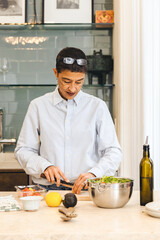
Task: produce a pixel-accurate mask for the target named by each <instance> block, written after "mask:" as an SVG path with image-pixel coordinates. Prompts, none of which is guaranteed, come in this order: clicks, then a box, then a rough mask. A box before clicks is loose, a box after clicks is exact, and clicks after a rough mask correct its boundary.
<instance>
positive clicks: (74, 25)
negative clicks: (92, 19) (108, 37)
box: [0, 23, 113, 30]
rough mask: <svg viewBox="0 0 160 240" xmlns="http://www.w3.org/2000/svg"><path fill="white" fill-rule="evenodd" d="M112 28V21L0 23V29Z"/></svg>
mask: <svg viewBox="0 0 160 240" xmlns="http://www.w3.org/2000/svg"><path fill="white" fill-rule="evenodd" d="M112 28H113V23H65V24H64V23H55V24H49V23H47V24H28V23H24V24H2V23H1V24H0V30H27V29H28V30H31V29H32V30H54V29H55V30H83V29H84V30H103V29H112Z"/></svg>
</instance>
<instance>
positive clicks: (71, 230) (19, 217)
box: [0, 191, 160, 240]
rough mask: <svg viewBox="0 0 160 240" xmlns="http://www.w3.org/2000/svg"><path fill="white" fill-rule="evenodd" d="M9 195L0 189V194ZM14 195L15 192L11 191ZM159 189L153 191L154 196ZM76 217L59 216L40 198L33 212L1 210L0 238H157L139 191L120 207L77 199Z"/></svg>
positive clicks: (159, 223) (156, 227) (155, 220)
mask: <svg viewBox="0 0 160 240" xmlns="http://www.w3.org/2000/svg"><path fill="white" fill-rule="evenodd" d="M4 194H6V195H7V194H8V195H9V194H12V193H11V192H6V193H4V192H0V196H2V195H4ZM13 194H14V195H15V194H16V193H13ZM159 199H160V192H155V199H154V200H159ZM75 209H76V213H77V214H78V217H77V218H74V219H72V220H71V221H70V222H63V221H62V220H61V219H60V215H59V212H58V207H55V208H54V207H53V208H51V207H48V206H47V205H46V203H45V201H44V200H43V201H41V205H40V209H39V210H38V211H36V212H26V211H23V210H22V211H18V212H0V214H1V217H0V228H1V230H0V239H3V240H5V239H12V240H14V239H15V240H17V239H21V240H26V239H30V240H32V239H34V240H39V239H41V240H43V239H44V240H45V239H46V240H51V239H52V240H57V239H61V240H63V239H66V240H68V239H69V240H90V239H92V240H105V239H108V240H128V239H130V240H146V239H149V240H157V239H160V227H159V226H160V219H159V218H154V217H150V216H149V215H147V214H146V213H145V212H144V207H142V206H140V205H139V192H138V191H134V192H133V194H132V197H131V199H130V201H129V202H128V203H127V205H126V206H124V207H123V208H119V209H104V208H98V207H96V206H95V205H94V204H93V202H92V201H78V204H77V206H76V207H75Z"/></svg>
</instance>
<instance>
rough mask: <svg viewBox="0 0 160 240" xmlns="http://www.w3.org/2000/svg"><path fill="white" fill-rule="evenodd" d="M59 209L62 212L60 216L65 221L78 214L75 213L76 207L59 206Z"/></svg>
mask: <svg viewBox="0 0 160 240" xmlns="http://www.w3.org/2000/svg"><path fill="white" fill-rule="evenodd" d="M58 211H59V212H60V213H61V216H60V218H61V219H62V220H63V221H70V220H71V219H72V218H75V217H77V214H76V213H75V208H74V207H70V208H59V209H58Z"/></svg>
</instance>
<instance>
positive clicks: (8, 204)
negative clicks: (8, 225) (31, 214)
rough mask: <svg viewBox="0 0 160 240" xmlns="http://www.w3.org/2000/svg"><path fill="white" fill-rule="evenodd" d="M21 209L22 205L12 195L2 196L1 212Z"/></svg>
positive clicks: (0, 202) (0, 199)
mask: <svg viewBox="0 0 160 240" xmlns="http://www.w3.org/2000/svg"><path fill="white" fill-rule="evenodd" d="M19 210H21V207H20V205H19V203H18V202H17V201H16V199H15V198H14V197H13V196H12V195H9V196H4V197H0V212H9V211H19Z"/></svg>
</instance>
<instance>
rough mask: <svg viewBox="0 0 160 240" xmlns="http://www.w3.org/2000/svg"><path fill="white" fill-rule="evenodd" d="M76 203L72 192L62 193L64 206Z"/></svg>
mask: <svg viewBox="0 0 160 240" xmlns="http://www.w3.org/2000/svg"><path fill="white" fill-rule="evenodd" d="M76 204H77V197H76V195H75V194H74V193H67V194H65V195H64V200H63V205H64V206H65V207H66V208H69V207H74V206H76Z"/></svg>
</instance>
